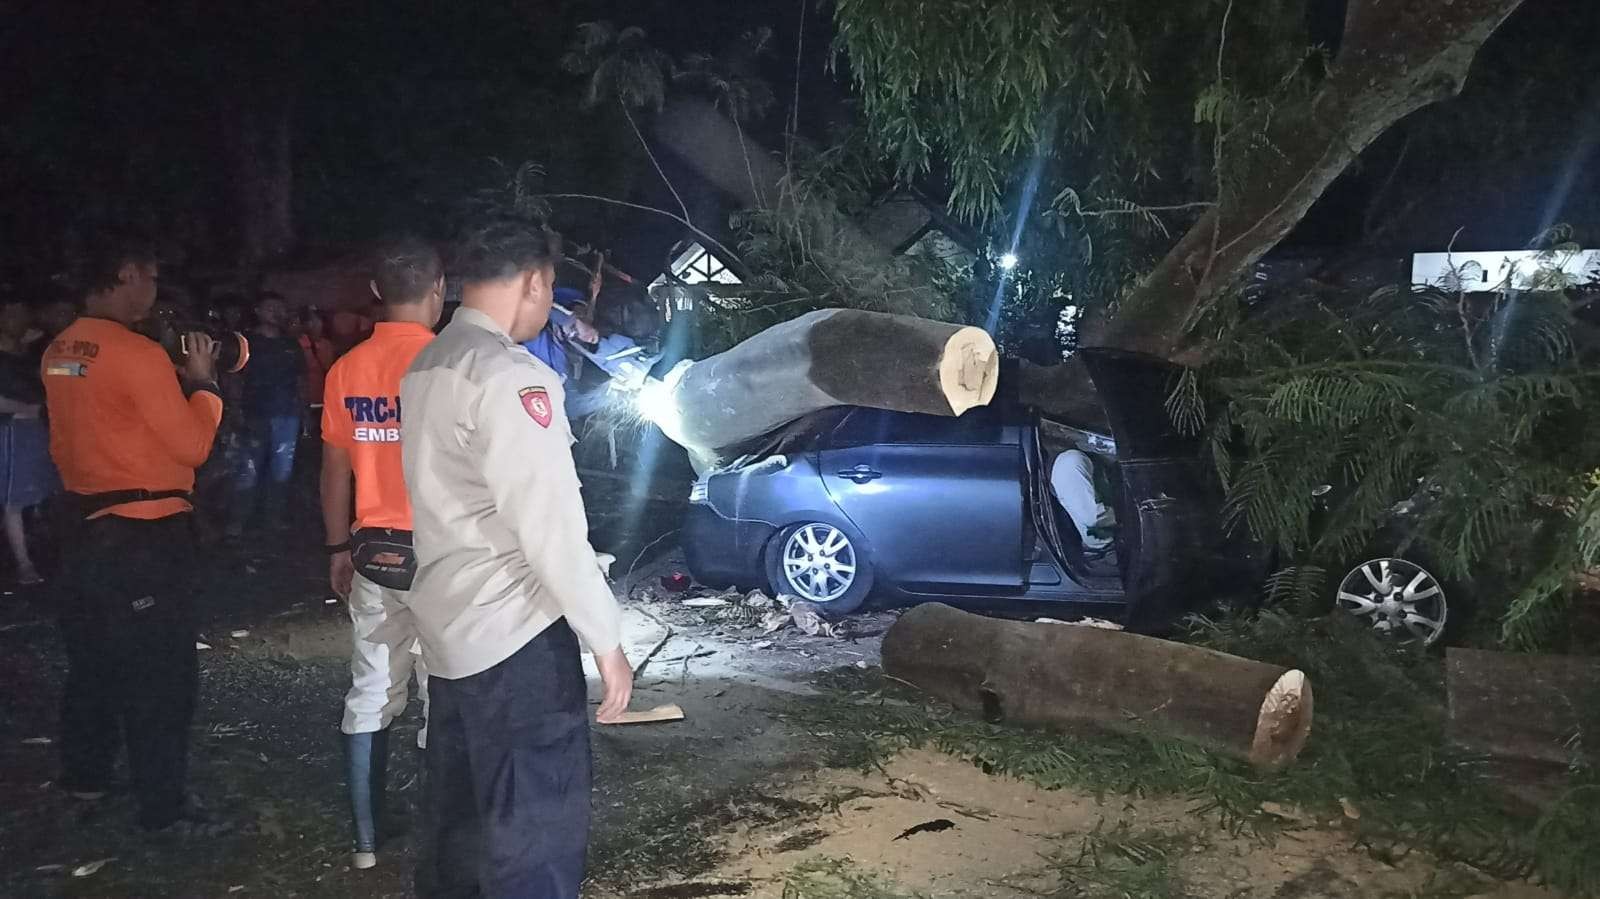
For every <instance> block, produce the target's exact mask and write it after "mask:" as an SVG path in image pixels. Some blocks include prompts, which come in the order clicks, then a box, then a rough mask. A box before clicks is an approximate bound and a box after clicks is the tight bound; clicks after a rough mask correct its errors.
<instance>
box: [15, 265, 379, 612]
mask: <svg viewBox="0 0 1600 899" xmlns="http://www.w3.org/2000/svg"><path fill="white" fill-rule="evenodd" d="M79 312H80V310H79V309H78V307H77V305H76V304H74V303H73V302H71V301H69V300H65V299H52V300H50V301H48V302H45V303H42V304H29V303H27V302H25V301H24V300H23V299H21V298H20V297H19V296H0V504H3V505H0V508H3V524H4V531H5V539H6V544H7V547H8V549H9V554H10V559H11V562H12V563H13V566H14V567H13V569H12V573H13V579H14V581H15V583H16V584H17V585H18V586H21V587H31V586H35V585H38V584H40V583H42V582H43V580H44V578H43V577H42V575H41V569H42V568H44V567H45V566H43V565H42V564H40V562H39V560H38V559H37V558H36V557H37V556H38V555H39V551H40V549H41V548H42V547H44V546H45V545H46V544H47V541H45V540H43V539H42V538H43V537H44V536H45V531H46V528H45V523H46V521H45V519H46V516H44V515H43V514H41V510H42V508H43V506H44V504H45V501H46V500H48V499H49V498H50V497H51V496H53V495H54V494H55V493H57V492H58V491H59V490H60V489H61V484H60V478H59V476H58V475H57V473H56V470H55V466H54V465H53V464H52V462H51V460H50V441H49V421H48V419H47V416H46V415H45V414H44V385H43V382H42V380H41V378H40V374H39V364H40V359H41V357H42V356H43V354H44V351H45V348H46V347H47V346H48V345H49V343H50V341H51V340H53V339H54V338H55V336H56V335H57V334H59V333H61V331H63V330H65V329H66V327H67V326H68V325H69V324H71V323H72V321H73V320H74V319H75V318H76V317H77V316H78V315H79ZM162 320H167V321H172V322H176V323H182V324H184V325H188V324H193V323H205V324H207V325H209V326H210V327H212V328H214V329H217V330H236V331H240V332H242V333H244V334H245V335H246V337H247V339H248V342H249V347H250V360H249V364H248V365H247V366H246V367H245V368H244V370H243V371H242V372H238V373H225V374H222V375H221V381H222V387H223V391H224V393H225V394H226V395H227V396H226V398H225V399H226V400H227V401H226V402H225V404H224V409H225V413H224V421H223V426H222V428H221V429H219V431H218V434H217V442H216V445H215V447H214V449H213V451H212V454H211V457H210V459H209V460H208V462H207V463H206V465H205V467H204V468H202V469H201V471H200V473H199V477H198V478H197V482H196V485H195V487H196V491H197V493H198V494H199V499H200V502H197V503H196V509H197V512H198V513H199V514H198V515H197V516H196V518H197V522H198V524H199V525H200V527H201V528H202V531H203V533H202V536H203V538H207V539H217V538H221V537H228V538H238V537H240V536H242V535H244V534H245V533H246V532H247V531H249V530H250V529H251V528H252V527H253V526H262V527H268V528H275V527H285V526H287V524H288V522H287V520H286V514H287V511H288V508H289V506H288V503H289V496H288V494H289V492H290V491H288V490H287V489H284V485H285V483H286V482H288V481H289V479H290V477H291V475H292V473H293V472H294V470H295V455H296V451H297V449H298V448H299V444H300V443H301V441H302V440H306V439H315V438H316V437H317V436H318V426H319V424H320V421H321V405H322V388H323V382H324V379H325V377H326V375H327V372H328V369H329V367H330V366H332V365H333V362H334V360H335V359H337V358H338V357H339V356H340V355H342V354H343V353H344V352H346V351H348V350H349V349H350V348H351V347H353V346H355V345H356V344H357V343H360V342H361V341H362V340H364V339H366V337H368V336H369V335H370V334H371V333H372V328H373V324H374V321H375V311H374V310H371V309H363V310H341V311H337V312H331V313H330V312H324V311H322V310H318V309H316V308H312V307H302V308H292V307H291V306H290V305H289V304H288V302H287V301H286V300H285V299H284V298H283V297H281V296H279V295H276V294H273V293H260V294H258V295H257V296H256V297H255V298H254V300H253V301H251V300H249V299H246V298H245V297H242V296H238V295H230V294H219V295H217V296H214V297H211V298H209V299H206V300H196V299H195V298H194V296H193V294H191V293H190V292H189V291H187V290H185V289H184V288H182V287H181V286H178V285H168V284H163V285H162V290H161V299H160V300H159V301H158V304H157V310H156V315H155V316H153V317H152V322H151V324H152V327H154V326H156V325H158V323H159V322H160V321H162ZM152 336H154V335H153V334H152Z"/></svg>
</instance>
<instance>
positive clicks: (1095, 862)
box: [1053, 824, 1197, 899]
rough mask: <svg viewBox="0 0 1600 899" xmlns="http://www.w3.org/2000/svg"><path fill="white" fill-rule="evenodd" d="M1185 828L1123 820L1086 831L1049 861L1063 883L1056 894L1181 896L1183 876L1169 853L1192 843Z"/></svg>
mask: <svg viewBox="0 0 1600 899" xmlns="http://www.w3.org/2000/svg"><path fill="white" fill-rule="evenodd" d="M1196 844H1197V843H1196V839H1195V838H1194V837H1193V836H1191V835H1188V834H1181V833H1179V834H1173V833H1164V832H1162V831H1158V830H1148V829H1147V830H1138V831H1135V830H1133V829H1131V828H1129V827H1128V826H1127V825H1126V824H1121V825H1118V826H1117V827H1114V828H1112V829H1110V830H1105V829H1104V828H1096V829H1095V830H1094V831H1093V832H1091V833H1089V834H1086V835H1085V836H1084V838H1083V840H1082V841H1081V843H1080V845H1079V850H1078V853H1077V855H1076V857H1071V858H1069V857H1066V856H1061V857H1058V858H1057V859H1055V861H1054V865H1053V867H1055V868H1056V869H1057V872H1058V873H1059V875H1060V877H1061V883H1062V884H1063V888H1062V889H1061V890H1059V891H1058V892H1057V895H1061V896H1072V897H1078V899H1182V897H1183V896H1184V895H1186V894H1185V893H1184V890H1183V881H1182V879H1181V878H1180V877H1179V876H1178V871H1177V865H1176V863H1175V861H1174V856H1175V855H1177V854H1181V853H1182V852H1183V851H1184V850H1186V849H1191V848H1193V847H1194V846H1195V845H1196Z"/></svg>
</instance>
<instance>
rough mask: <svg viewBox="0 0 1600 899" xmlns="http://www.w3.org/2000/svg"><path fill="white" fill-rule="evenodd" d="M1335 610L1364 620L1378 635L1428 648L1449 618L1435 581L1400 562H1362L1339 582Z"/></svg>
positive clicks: (1423, 571)
mask: <svg viewBox="0 0 1600 899" xmlns="http://www.w3.org/2000/svg"><path fill="white" fill-rule="evenodd" d="M1337 603H1338V607H1339V608H1341V609H1343V610H1345V611H1346V612H1349V613H1350V614H1352V615H1355V616H1356V617H1358V618H1362V619H1366V620H1368V621H1370V623H1371V624H1372V629H1373V630H1374V631H1377V632H1378V633H1379V634H1381V635H1383V636H1385V637H1389V638H1391V639H1394V640H1397V641H1398V642H1401V643H1416V644H1420V645H1422V646H1431V645H1433V643H1434V642H1435V641H1437V640H1438V639H1439V637H1440V636H1442V635H1443V634H1444V625H1445V620H1446V618H1447V616H1448V615H1449V611H1450V609H1449V606H1448V605H1447V604H1446V603H1445V596H1444V588H1443V587H1442V586H1440V584H1439V579H1438V578H1436V577H1434V576H1433V574H1432V573H1431V572H1429V571H1428V570H1427V569H1426V568H1423V567H1422V566H1421V565H1418V564H1416V563H1415V562H1408V561H1406V560H1405V559H1394V558H1384V559H1372V560H1371V561H1368V562H1362V563H1361V564H1360V565H1357V566H1356V567H1355V568H1352V569H1351V570H1350V573H1349V574H1347V575H1345V576H1344V580H1343V581H1342V582H1341V583H1340V584H1339V596H1338V600H1337Z"/></svg>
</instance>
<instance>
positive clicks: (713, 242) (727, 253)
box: [533, 194, 744, 268]
mask: <svg viewBox="0 0 1600 899" xmlns="http://www.w3.org/2000/svg"><path fill="white" fill-rule="evenodd" d="M533 198H534V199H539V200H589V201H591V202H594V203H608V204H610V205H612V206H621V207H623V208H625V209H637V210H639V211H640V212H650V213H654V214H656V215H659V216H664V217H666V218H669V219H672V220H673V221H675V222H677V223H678V224H680V225H682V226H684V227H685V228H688V229H689V230H690V231H692V232H694V234H695V236H696V237H699V238H700V239H701V240H703V241H705V242H706V243H707V244H709V245H710V246H711V248H712V249H714V250H717V251H718V252H719V253H722V254H724V255H723V256H722V261H723V262H724V263H730V262H731V263H735V264H737V265H738V266H740V267H741V268H743V267H744V260H743V259H742V258H740V256H739V254H738V253H735V252H734V251H732V250H730V249H728V248H727V247H726V246H724V245H723V243H722V241H720V240H717V239H716V238H715V237H712V236H711V235H709V234H707V233H706V232H704V231H702V230H700V229H699V228H698V227H696V226H695V223H694V222H691V221H689V219H688V217H686V216H681V215H678V214H676V213H672V212H668V211H666V210H665V209H657V208H656V207H654V206H646V205H644V204H643V203H630V202H628V201H627V200H616V199H612V198H611V197H601V196H597V195H595V194H534V195H533Z"/></svg>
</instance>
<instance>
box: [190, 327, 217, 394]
mask: <svg viewBox="0 0 1600 899" xmlns="http://www.w3.org/2000/svg"><path fill="white" fill-rule="evenodd" d="M184 342H185V346H186V347H187V349H188V352H187V353H185V354H184V357H183V373H184V375H185V376H186V377H188V379H189V380H191V381H200V382H204V381H215V380H216V379H217V342H216V341H215V340H212V339H211V335H209V334H206V333H205V332H203V331H190V332H189V333H188V334H185V335H184Z"/></svg>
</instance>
